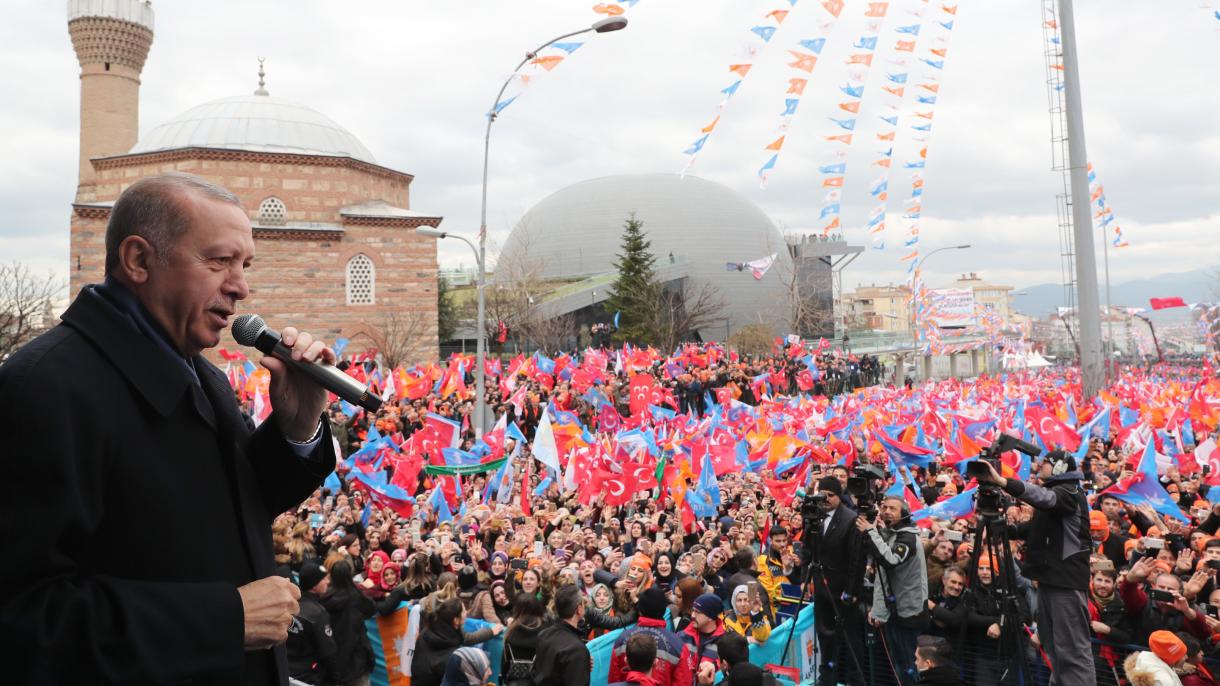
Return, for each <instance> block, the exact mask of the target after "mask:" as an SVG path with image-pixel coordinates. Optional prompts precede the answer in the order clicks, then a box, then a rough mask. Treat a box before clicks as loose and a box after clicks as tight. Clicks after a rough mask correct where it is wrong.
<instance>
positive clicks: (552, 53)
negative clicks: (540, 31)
mask: <svg viewBox="0 0 1220 686" xmlns="http://www.w3.org/2000/svg"><path fill="white" fill-rule="evenodd" d="M639 2H640V0H613V1H612V2H603V3H598V4H596V5H594V6H593V13H594V14H603V15H606V16H607V17H617V16H621V15H623V14H626V13H627V10H629V9H631V8H632V7H635V6H636V5H637V4H639ZM583 45H584V42H583V41H567V42H561V43H551V44H550V45H548V46H547V47H545V48H543V49H542V50H540V51H538V53H537V54H535V55H534V56H533V59H531V60H530V61H529V62H527V63H526V65H525V66H524V67H522V68H521V71H519V72H517V73H516V74H514V75H513V83H512V84H510V86H509V88H508V89H507V90H505V93H504V95H503V96H501V97H500V100H499V101H498V102H496V104H495V106H493V107H492V108H491V110H490V111H489V112H488V113H487V116H489V117H492V116H495V115H498V114H500V112H502V111H504V108H506V107H508V106H509V105H511V104H513V101H515V100H516V99H517V98H518V97H520V96H521V94H522V93H523V92H524V91H525V89H526V88H528V87H529V86H530V85H532V84H533V83H534V82H535V81H536V80H537V79H538V78H539V77H541V76H543V75H545V74H549V73H550V72H552V71H554V70H555V67H558V66H559V65H560V64H562V63H563V62H564V61H565V60H567V58H568V57H570V56H571V55H572V53H574V52H576V51H577V50H579V49H580V48H581V46H583Z"/></svg>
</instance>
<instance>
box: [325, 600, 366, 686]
mask: <svg viewBox="0 0 1220 686" xmlns="http://www.w3.org/2000/svg"><path fill="white" fill-rule="evenodd" d="M322 606H323V607H325V608H326V611H327V612H329V613H330V625H331V627H332V628H333V629H334V631H335V647H336V648H337V650H336V652H335V679H336V680H338V681H341V682H344V683H346V682H348V681H352V680H355V679H358V678H360V677H362V676H365V675H366V674H371V673H372V672H373V647H372V646H371V645H370V644H369V634H368V630H367V629H366V628H365V626H364V622H365V620H366V619H369V618H370V617H372V616H373V615H374V614H375V613H376V609H375V608H374V606H373V601H371V600H369V599H368V598H367V597H366V596H365V595H364V594H362V593H360V592H359V591H356V590H352V589H343V590H339V591H335V592H334V593H331V594H328V595H327V596H325V597H323V598H322Z"/></svg>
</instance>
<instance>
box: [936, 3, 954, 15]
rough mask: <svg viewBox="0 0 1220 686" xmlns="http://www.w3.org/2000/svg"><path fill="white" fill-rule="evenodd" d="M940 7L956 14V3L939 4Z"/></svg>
mask: <svg viewBox="0 0 1220 686" xmlns="http://www.w3.org/2000/svg"><path fill="white" fill-rule="evenodd" d="M940 8H941V9H942V10H944V11H946V12H948V13H949V14H957V5H941V6H940Z"/></svg>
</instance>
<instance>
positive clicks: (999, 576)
mask: <svg viewBox="0 0 1220 686" xmlns="http://www.w3.org/2000/svg"><path fill="white" fill-rule="evenodd" d="M1000 509H1001V508H999V507H997V508H995V510H996V511H992V508H987V507H984V506H980V507H979V527H978V529H976V530H975V532H974V548H973V550H972V551H971V553H970V569H969V570H968V578H969V588H971V589H974V592H975V593H980V592H981V587H982V584H981V582H980V581H979V560H980V558H981V557H982V553H983V551H984V550H986V551H987V559H988V569H989V570H990V571H991V586H992V588H993V589H994V591H995V593H996V596H997V597H998V599H999V605H1000V618H999V620H998V622H997V623H998V624H999V625H1000V638H999V641H998V643H997V645H996V655H995V657H996V658H997V659H1000V660H1003V659H1005V656H1006V655H1007V656H1008V658H1007V659H1008V660H1009V669H1014V668H1015V669H1016V683H1017V684H1025V683H1027V682H1029V680H1030V668H1029V664H1028V663H1027V662H1026V659H1025V642H1024V640H1023V639H1024V636H1025V634H1024V631H1023V627H1022V626H1021V619H1020V617H1021V615H1022V612H1021V602H1020V596H1019V591H1018V589H1017V572H1016V566H1015V563H1014V562H1013V559H1012V555H1011V554H1010V552H1009V551H1010V550H1011V547H1010V545H1009V542H1010V540H1011V539H1010V537H1009V535H1008V526H1007V525H1006V524H1005V523H1004V522H1002V521H1000V514H999V512H998V510H1000ZM965 635H966V624H965V623H964V622H963V623H962V626H961V629H960V635H959V639H958V642H959V645H962V644H964V643H965Z"/></svg>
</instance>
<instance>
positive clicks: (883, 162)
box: [873, 157, 890, 167]
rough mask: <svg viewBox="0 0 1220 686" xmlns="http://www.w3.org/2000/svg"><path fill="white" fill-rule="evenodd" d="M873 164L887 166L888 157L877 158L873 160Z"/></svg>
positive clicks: (888, 162) (888, 164) (888, 163)
mask: <svg viewBox="0 0 1220 686" xmlns="http://www.w3.org/2000/svg"><path fill="white" fill-rule="evenodd" d="M873 165H874V166H877V167H889V166H890V158H888V157H885V158H882V159H880V160H877V161H876V162H873Z"/></svg>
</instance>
